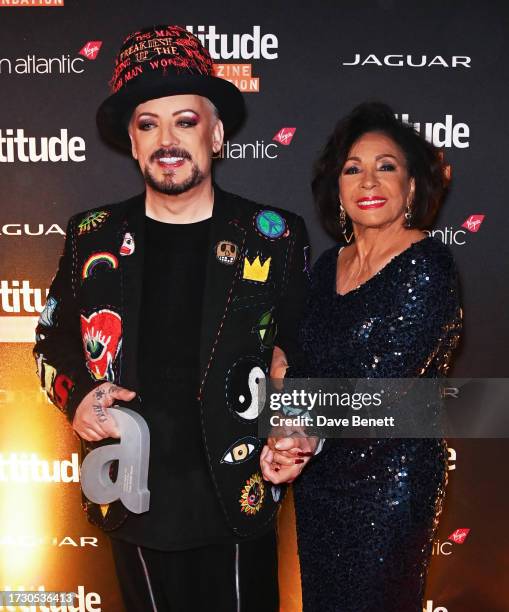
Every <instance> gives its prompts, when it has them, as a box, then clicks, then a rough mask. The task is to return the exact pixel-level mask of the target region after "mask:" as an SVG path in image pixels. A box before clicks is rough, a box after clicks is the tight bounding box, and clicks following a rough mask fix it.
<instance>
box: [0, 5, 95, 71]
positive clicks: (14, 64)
mask: <svg viewBox="0 0 509 612" xmlns="http://www.w3.org/2000/svg"><path fill="white" fill-rule="evenodd" d="M0 1H1V0H0ZM101 46H102V41H100V40H91V41H89V42H87V43H86V44H85V45H83V47H82V48H81V49H80V50H79V51H78V54H77V56H76V57H73V55H72V54H71V53H61V54H60V55H56V56H52V57H44V56H39V55H36V54H35V53H29V54H27V55H25V56H23V57H15V58H12V57H0V75H3V74H14V75H20V76H25V75H33V74H51V75H53V74H83V72H85V64H86V63H87V60H95V59H97V56H98V55H99V51H100V49H101Z"/></svg>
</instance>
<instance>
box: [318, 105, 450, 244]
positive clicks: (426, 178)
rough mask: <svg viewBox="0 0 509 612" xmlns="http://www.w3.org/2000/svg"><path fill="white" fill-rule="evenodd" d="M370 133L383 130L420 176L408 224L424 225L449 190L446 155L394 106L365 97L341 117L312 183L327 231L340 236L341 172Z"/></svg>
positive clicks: (412, 173)
mask: <svg viewBox="0 0 509 612" xmlns="http://www.w3.org/2000/svg"><path fill="white" fill-rule="evenodd" d="M367 132H381V133H383V134H385V135H386V136H388V137H389V138H391V139H392V140H393V141H394V142H395V143H396V144H397V145H398V146H399V147H400V149H401V150H402V151H403V154H404V156H405V158H406V162H407V170H408V174H409V176H410V177H413V178H414V180H415V193H414V201H413V206H412V218H411V220H410V222H408V224H407V225H406V227H409V228H410V227H412V228H425V227H427V226H428V225H429V224H430V223H431V221H432V220H433V217H434V216H435V214H436V212H437V210H438V208H439V206H440V204H441V202H442V199H443V197H444V195H445V178H444V167H443V162H442V158H441V154H440V152H439V151H438V149H437V148H436V147H434V146H433V145H432V144H430V143H429V142H428V141H427V140H425V139H424V138H423V137H422V136H421V135H420V134H419V133H418V132H416V130H415V129H414V128H413V126H411V125H408V124H405V123H403V122H402V121H400V120H399V119H397V118H396V117H395V115H394V111H393V110H392V108H391V107H390V106H388V105H387V104H384V103H382V102H365V103H363V104H359V106H356V107H355V108H354V109H353V110H352V112H351V113H350V114H349V115H347V116H346V117H344V118H343V119H340V121H339V122H338V123H337V125H336V127H335V128H334V131H333V132H332V134H331V136H330V137H329V140H328V141H327V144H326V145H325V147H324V149H323V151H322V154H321V155H320V157H319V158H318V160H317V161H316V163H315V165H314V169H313V180H312V182H311V188H312V190H313V195H314V198H315V203H316V205H317V207H318V211H319V215H320V219H321V222H322V225H323V227H324V229H325V231H326V232H327V233H328V234H329V235H330V236H332V237H333V238H334V239H335V240H338V241H339V240H340V239H341V237H342V233H341V228H340V226H339V186H338V177H339V173H340V172H341V170H342V169H343V166H344V165H345V161H346V159H347V157H348V153H349V151H350V149H351V148H352V145H353V144H354V143H355V142H356V141H357V140H358V139H359V138H360V137H361V136H362V135H363V134H366V133H367Z"/></svg>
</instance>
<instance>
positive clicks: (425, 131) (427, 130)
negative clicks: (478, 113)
mask: <svg viewBox="0 0 509 612" xmlns="http://www.w3.org/2000/svg"><path fill="white" fill-rule="evenodd" d="M396 117H399V119H400V120H401V121H402V122H403V123H406V124H407V125H411V126H413V127H414V129H415V130H416V131H417V132H419V133H420V134H421V136H424V138H426V140H428V141H429V142H431V143H433V144H434V145H435V147H446V148H451V147H456V148H457V149H467V148H468V147H469V146H470V140H469V138H470V127H469V126H468V125H467V124H466V123H455V122H454V121H453V119H454V118H453V115H445V118H444V120H443V121H437V122H434V123H433V122H427V123H422V122H421V121H411V120H410V115H409V114H408V113H402V114H401V115H398V114H396Z"/></svg>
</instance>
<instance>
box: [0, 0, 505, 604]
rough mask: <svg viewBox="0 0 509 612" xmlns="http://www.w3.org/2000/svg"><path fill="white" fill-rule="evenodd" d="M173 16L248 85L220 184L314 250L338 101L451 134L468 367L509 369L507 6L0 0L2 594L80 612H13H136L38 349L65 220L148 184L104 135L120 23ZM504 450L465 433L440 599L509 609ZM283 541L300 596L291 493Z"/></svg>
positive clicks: (452, 230) (290, 582)
mask: <svg viewBox="0 0 509 612" xmlns="http://www.w3.org/2000/svg"><path fill="white" fill-rule="evenodd" d="M157 23H176V24H180V25H183V26H186V27H187V28H188V29H189V30H191V31H192V32H194V33H195V34H197V35H198V36H199V37H200V38H201V39H202V41H203V42H204V44H205V45H206V46H207V47H208V49H209V50H210V53H211V55H212V58H213V60H214V62H215V63H216V65H217V66H216V70H217V74H218V75H219V76H221V77H223V78H226V79H229V80H231V81H233V82H234V83H236V84H237V86H238V87H239V88H240V89H241V90H242V91H243V92H244V95H245V99H246V103H247V107H248V119H247V121H246V123H245V125H244V126H243V127H242V128H241V130H240V131H239V132H237V133H236V134H235V135H234V136H233V137H232V138H231V139H230V140H228V141H227V142H225V143H224V147H223V149H222V151H221V154H220V155H219V156H218V159H217V160H216V162H215V177H216V180H217V182H218V183H219V184H220V185H221V186H222V187H224V188H225V189H227V190H229V191H233V192H237V193H239V194H241V195H243V196H247V197H249V198H251V199H255V200H258V201H261V202H264V203H267V204H271V205H273V206H281V207H283V208H288V209H290V210H293V211H296V212H298V213H300V214H301V215H303V216H304V218H305V219H306V222H307V225H308V228H309V232H310V236H311V243H312V252H313V259H316V257H317V256H318V255H319V254H320V253H321V252H322V251H323V250H324V249H325V248H327V247H328V246H329V245H330V241H329V239H328V238H327V237H326V235H325V233H324V232H323V231H322V229H321V228H320V226H319V224H318V221H317V217H316V215H315V212H314V209H313V204H312V199H311V194H310V185H309V183H310V172H311V165H312V162H313V160H314V159H315V158H316V156H317V154H318V152H319V151H320V149H321V147H322V146H323V144H324V142H325V140H326V138H327V136H328V134H329V133H330V131H331V130H332V128H333V126H334V124H335V122H336V121H337V120H338V119H339V118H340V117H341V116H343V115H344V114H346V113H347V112H348V111H349V110H350V109H351V108H352V107H353V106H354V105H356V104H358V103H360V102H362V101H364V100H368V99H378V100H382V101H385V102H388V103H389V104H391V105H392V106H393V107H394V109H395V112H397V113H398V115H400V116H401V117H402V118H403V119H404V120H405V121H408V122H410V123H412V124H413V125H414V126H415V127H416V129H418V130H419V131H420V132H421V133H423V134H425V135H426V137H427V138H428V139H430V140H432V141H433V142H434V143H435V144H436V145H438V146H440V147H441V148H442V149H443V152H444V156H445V159H446V161H447V163H448V164H449V165H450V174H451V179H452V180H451V187H450V193H449V197H448V199H447V202H446V204H445V205H444V207H443V209H442V211H441V213H440V215H439V217H438V219H437V220H436V223H435V225H434V227H433V228H430V232H431V233H432V234H433V235H435V236H437V237H438V238H440V240H442V241H443V242H444V243H446V244H447V245H448V246H449V247H450V248H451V249H452V252H453V254H454V256H455V258H456V261H457V264H458V268H459V272H460V276H461V284H462V300H463V306H464V315H465V331H464V335H463V339H462V343H461V350H460V351H459V353H458V355H457V357H456V360H455V367H454V371H453V374H454V375H455V376H456V377H486V378H491V377H504V376H507V375H508V370H509V365H508V361H509V360H508V358H507V354H506V351H505V349H506V347H507V345H508V343H509V317H508V316H507V311H508V309H507V306H508V304H509V290H508V285H507V280H508V278H509V274H508V273H509V224H508V214H509V213H508V210H509V208H508V203H509V200H508V187H507V180H508V177H509V159H508V153H507V150H508V147H507V143H508V142H509V127H508V122H507V118H506V117H507V98H508V96H509V78H508V76H509V74H508V72H509V71H508V59H507V58H508V57H509V43H508V37H507V31H508V26H509V8H507V5H506V4H505V3H504V2H495V1H490V0H488V1H485V2H483V3H481V4H480V5H477V4H474V3H471V2H465V1H464V2H461V1H455V0H449V1H448V2H437V1H434V0H428V1H427V2H420V1H418V0H410V1H409V0H405V1H403V0H379V1H375V0H364V2H357V3H352V2H347V1H346V0H336V1H331V0H322V1H321V2H319V3H314V4H313V3H307V2H287V1H284V0H283V1H281V2H275V3H272V4H269V3H264V2H262V1H259V2H256V3H251V2H249V3H248V2H238V1H237V2H214V3H211V2H206V1H205V0H196V1H195V2H192V3H191V2H189V3H172V2H166V1H164V0H145V2H143V3H141V2H128V1H123V2H121V1H117V0H109V1H108V2H104V1H99V0H97V1H96V0H88V1H87V0H82V1H79V0H60V1H59V0H30V1H28V0H26V1H23V0H17V1H16V0H0V34H1V36H0V84H1V92H2V95H1V97H0V590H5V589H14V590H38V589H45V590H47V591H75V592H77V593H78V599H77V600H76V603H75V607H71V606H69V607H66V606H65V605H62V606H59V607H49V606H47V607H44V606H43V607H37V606H33V607H25V608H21V607H16V606H11V607H4V608H3V609H6V610H17V609H19V610H39V609H40V610H59V611H60V610H62V611H63V610H80V611H85V610H86V611H92V610H104V611H105V612H122V610H123V607H122V604H121V601H120V596H119V592H118V586H117V582H116V578H115V575H114V570H113V564H112V560H111V552H110V548H109V541H108V538H107V537H105V536H104V535H102V534H101V533H100V532H99V531H98V530H97V529H96V528H94V527H93V526H91V525H89V524H88V523H87V521H86V519H85V516H84V513H83V512H82V509H81V499H80V489H79V486H80V485H79V479H80V474H79V462H78V446H79V445H78V440H77V438H76V437H75V436H74V434H73V433H72V431H71V429H70V427H69V425H68V424H67V423H66V421H65V419H64V418H63V417H62V415H61V414H60V413H59V412H58V411H57V409H56V408H54V407H53V406H52V404H50V403H49V402H48V400H47V399H46V397H45V396H44V394H43V393H42V392H41V391H40V390H39V385H38V379H37V376H36V371H35V364H34V362H33V359H32V354H31V351H32V343H33V339H34V327H35V322H36V320H37V317H38V313H40V312H41V310H42V308H43V305H44V302H45V298H46V292H47V289H48V287H49V285H50V282H51V279H52V276H53V274H54V272H55V269H56V265H57V262H58V257H59V255H60V253H61V251H62V248H63V244H64V237H65V227H66V221H67V219H68V218H69V217H70V216H71V215H72V214H74V213H76V212H78V211H81V210H85V209H88V208H91V207H93V206H98V205H100V204H103V203H108V202H112V201H117V200H121V199H124V198H127V197H129V196H131V195H133V194H135V193H138V192H140V191H141V190H142V182H141V180H140V177H139V175H138V172H137V167H136V165H135V164H134V162H133V161H132V160H131V159H129V158H128V157H127V156H124V155H122V154H120V153H117V152H116V151H114V150H112V149H110V148H108V147H107V146H106V145H105V144H103V143H102V142H101V140H100V139H99V137H98V134H97V132H96V127H95V112H96V109H97V107H98V105H99V104H100V102H101V101H102V100H103V99H104V98H105V97H106V96H107V95H108V81H109V79H110V78H111V74H112V69H113V58H114V55H115V53H116V51H117V49H118V48H119V46H120V43H121V42H122V40H123V37H124V35H125V34H127V33H128V32H130V31H133V30H136V29H138V28H140V27H143V26H146V25H150V24H157ZM508 452H509V442H508V441H506V440H504V439H489V440H466V439H463V440H449V457H450V465H449V484H448V497H447V503H446V508H445V512H444V515H443V517H442V520H441V524H440V529H439V533H438V537H437V539H436V542H435V543H434V547H433V560H432V565H431V570H430V575H429V581H428V589H427V596H426V599H425V607H424V610H425V612H502V611H504V610H507V609H508V603H507V602H508V601H509V585H508V582H507V567H508V558H509V546H508V537H507V529H506V521H507V516H508V512H509V492H508V486H507V484H508V483H507V470H506V464H507V462H506V457H507V454H508ZM280 541H281V550H280V581H281V599H282V603H281V609H282V610H284V611H285V612H294V611H298V610H300V609H301V603H300V587H299V566H298V558H297V556H296V545H295V531H294V519H293V508H292V505H291V497H289V498H287V501H286V503H285V507H284V508H283V511H282V513H281V516H280ZM367 545H369V543H368V544H367ZM211 605H212V609H213V604H211ZM0 609H2V607H1V606H0ZM316 612H319V611H316ZM391 612H395V611H391Z"/></svg>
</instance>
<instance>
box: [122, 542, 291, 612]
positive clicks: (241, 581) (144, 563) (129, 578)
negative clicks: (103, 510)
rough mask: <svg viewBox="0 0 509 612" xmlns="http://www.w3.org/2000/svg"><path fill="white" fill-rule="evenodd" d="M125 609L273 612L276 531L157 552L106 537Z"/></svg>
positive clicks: (144, 611)
mask: <svg viewBox="0 0 509 612" xmlns="http://www.w3.org/2000/svg"><path fill="white" fill-rule="evenodd" d="M111 546H112V550H113V558H114V560H115V567H116V570H117V577H118V580H119V583H120V588H121V591H122V596H123V599H124V604H125V609H126V612H195V611H198V610H207V612H255V611H256V612H277V611H278V609H279V592H278V582H277V543H276V534H275V532H274V531H270V532H269V533H268V534H264V535H263V536H261V537H259V538H256V539H253V540H249V541H246V542H241V543H240V544H235V543H233V542H226V543H221V544H213V545H209V546H204V547H202V548H194V549H191V550H183V551H170V552H166V551H159V550H153V549H150V548H143V547H140V546H136V545H135V544H129V543H128V542H123V541H121V540H116V539H114V538H111Z"/></svg>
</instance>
